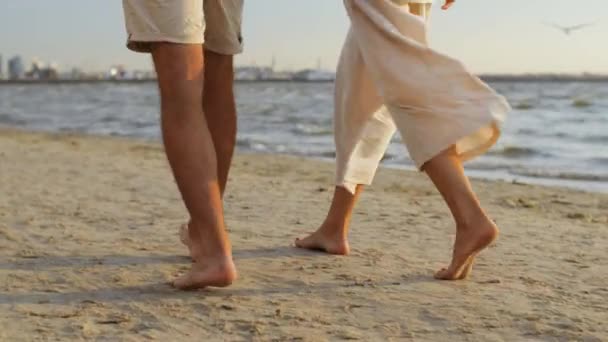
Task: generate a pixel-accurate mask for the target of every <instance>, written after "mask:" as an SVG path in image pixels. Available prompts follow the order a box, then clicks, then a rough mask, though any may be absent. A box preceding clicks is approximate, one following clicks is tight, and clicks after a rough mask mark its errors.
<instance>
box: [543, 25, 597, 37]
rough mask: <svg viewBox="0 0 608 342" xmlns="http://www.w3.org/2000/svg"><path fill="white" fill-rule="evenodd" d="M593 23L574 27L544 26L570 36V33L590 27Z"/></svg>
mask: <svg viewBox="0 0 608 342" xmlns="http://www.w3.org/2000/svg"><path fill="white" fill-rule="evenodd" d="M594 24H595V23H587V24H580V25H574V26H561V25H556V24H545V25H548V26H551V27H553V28H556V29H558V30H560V31H562V32H563V33H564V34H565V35H568V36H569V35H570V34H571V33H573V32H575V31H578V30H580V29H582V28H585V27H588V26H592V25H594Z"/></svg>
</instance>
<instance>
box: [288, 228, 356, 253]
mask: <svg viewBox="0 0 608 342" xmlns="http://www.w3.org/2000/svg"><path fill="white" fill-rule="evenodd" d="M295 245H296V247H298V248H304V249H310V250H315V251H322V252H325V253H329V254H335V255H348V253H350V246H349V245H348V240H346V239H343V238H341V237H338V238H335V237H328V236H326V235H324V234H323V232H322V231H321V229H319V230H317V231H316V232H314V233H312V234H310V235H308V236H307V237H305V238H303V239H300V238H296V241H295Z"/></svg>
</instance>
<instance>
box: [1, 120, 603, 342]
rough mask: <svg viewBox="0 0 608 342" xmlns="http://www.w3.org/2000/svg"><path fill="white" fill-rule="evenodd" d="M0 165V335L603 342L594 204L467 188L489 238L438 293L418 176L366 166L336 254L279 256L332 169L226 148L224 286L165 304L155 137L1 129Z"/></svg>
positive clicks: (168, 230) (312, 214) (434, 225)
mask: <svg viewBox="0 0 608 342" xmlns="http://www.w3.org/2000/svg"><path fill="white" fill-rule="evenodd" d="M0 161H1V166H0V340H2V341H35V340H49V341H57V340H61V341H65V340H101V341H116V340H122V341H138V340H164V341H274V340H276V341H326V340H327V341H334V340H362V341H391V340H394V341H402V340H416V341H605V340H608V326H607V325H606V321H608V300H607V299H608V195H607V194H599V193H585V192H579V191H575V190H568V189H560V188H547V187H540V186H531V185H523V184H512V183H507V182H495V181H483V180H478V181H475V182H474V186H475V189H476V190H477V191H478V193H479V195H480V198H481V200H482V202H483V203H484V206H485V207H486V209H487V210H488V212H489V213H490V215H491V217H492V218H494V219H495V220H496V222H497V223H498V225H499V227H500V228H501V233H502V234H501V237H500V239H499V241H498V243H497V244H496V245H495V246H493V247H492V248H490V249H489V250H488V251H486V252H485V253H484V254H482V255H481V257H480V258H479V259H478V262H477V265H476V267H475V269H474V273H473V275H472V278H471V279H470V280H468V281H464V282H440V281H436V280H434V279H433V278H432V275H433V272H434V271H435V270H436V269H437V268H438V267H440V266H442V265H444V263H445V262H447V261H448V260H449V257H450V253H451V243H452V238H453V233H454V229H453V225H452V222H451V218H450V215H449V212H448V210H447V208H446V206H445V205H444V204H443V201H442V200H441V198H440V196H439V195H438V193H437V192H436V190H434V188H433V186H432V184H431V183H430V181H428V180H427V179H426V177H425V176H424V175H423V174H419V173H415V172H406V171H399V170H387V169H383V170H381V171H380V172H379V174H378V177H377V182H376V183H375V185H374V186H373V187H371V188H370V189H369V191H367V192H366V193H364V195H363V197H362V201H361V203H360V205H359V206H358V208H357V210H356V214H355V216H354V220H353V224H352V231H351V247H352V248H353V253H352V254H351V256H349V257H337V256H328V255H324V254H321V253H315V252H308V251H303V250H298V249H295V248H293V247H291V245H292V243H293V239H294V238H295V237H298V236H303V235H304V234H305V233H306V232H310V231H313V230H314V229H315V228H316V226H317V225H318V224H319V223H320V222H321V221H322V219H323V217H324V214H325V212H326V209H327V207H328V205H329V201H330V198H331V194H332V186H331V184H332V179H333V165H332V164H331V163H326V162H322V161H315V160H309V159H302V158H296V157H287V156H277V155H260V154H240V155H238V156H237V157H236V160H235V163H234V168H233V172H232V174H231V178H230V183H229V187H228V194H227V198H226V203H225V206H226V215H227V216H226V220H227V224H228V227H229V230H230V235H231V238H232V242H233V247H234V254H235V261H236V263H237V267H238V269H239V272H240V279H239V280H238V281H237V282H236V283H235V284H234V285H233V286H232V287H230V288H227V289H210V290H203V291H196V292H180V291H177V290H175V289H173V288H172V287H170V286H169V285H168V281H170V280H171V279H173V277H174V276H175V275H177V274H179V273H180V272H183V271H184V270H187V269H188V268H189V263H190V260H189V258H187V257H186V249H185V248H184V247H183V246H182V245H181V244H180V243H179V240H178V236H177V230H178V226H179V225H180V224H181V223H182V222H184V221H185V220H186V218H187V216H186V213H185V210H184V208H183V206H182V203H181V201H180V197H179V194H178V192H177V189H176V187H175V184H174V182H173V181H172V177H171V175H170V172H169V169H168V166H167V163H166V161H165V157H164V155H163V153H162V147H161V146H160V145H159V144H158V143H147V142H142V141H133V140H128V139H117V138H103V137H83V136H71V135H52V134H42V133H27V132H19V131H15V130H11V129H2V130H0Z"/></svg>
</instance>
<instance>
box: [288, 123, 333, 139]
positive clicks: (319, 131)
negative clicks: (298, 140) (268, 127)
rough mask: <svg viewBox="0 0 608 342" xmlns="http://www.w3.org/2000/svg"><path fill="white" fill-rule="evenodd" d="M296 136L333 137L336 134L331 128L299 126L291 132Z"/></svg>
mask: <svg viewBox="0 0 608 342" xmlns="http://www.w3.org/2000/svg"><path fill="white" fill-rule="evenodd" d="M291 132H292V133H294V134H296V135H309V136H310V135H313V136H324V135H332V134H333V133H334V131H333V129H332V128H331V127H323V126H316V125H306V124H297V125H296V127H295V128H293V129H292V130H291Z"/></svg>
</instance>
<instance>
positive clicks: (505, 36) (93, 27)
mask: <svg viewBox="0 0 608 342" xmlns="http://www.w3.org/2000/svg"><path fill="white" fill-rule="evenodd" d="M436 1H440V0H436ZM436 5H438V4H436ZM243 20H244V24H243V36H244V39H245V52H244V53H243V54H242V55H239V56H238V57H237V58H236V62H237V64H239V65H249V64H256V65H268V64H270V63H271V61H272V59H273V56H274V58H275V60H276V67H277V68H278V69H299V68H307V67H315V66H317V63H318V62H319V61H320V63H321V66H322V67H323V68H325V69H334V68H335V66H336V62H337V59H338V55H339V53H340V48H341V45H342V42H343V39H344V35H345V32H346V30H347V29H348V25H349V22H348V17H347V16H346V14H345V11H344V8H343V4H342V1H341V0H245V13H244V19H243ZM588 22H595V25H594V26H591V27H588V28H585V29H583V30H581V31H579V32H576V33H574V34H573V35H572V36H566V35H564V34H563V33H560V31H558V30H557V29H555V28H552V27H550V26H548V25H545V24H543V23H558V24H560V25H577V24H581V23H588ZM125 37H126V33H125V28H124V19H123V12H122V2H121V1H119V0H52V1H49V0H45V1H41V0H2V1H1V4H0V55H2V56H3V57H4V61H5V62H6V60H7V59H8V58H9V57H12V56H13V55H17V54H19V55H21V56H23V57H24V58H25V60H26V61H27V62H28V64H29V61H30V60H31V59H32V58H34V57H37V58H38V59H40V60H42V61H46V62H55V63H57V64H58V65H59V66H60V67H61V68H63V69H70V68H71V67H73V66H76V67H79V68H83V69H86V70H99V71H101V70H106V69H107V68H109V67H110V66H111V65H115V64H123V65H125V66H127V67H128V68H133V69H143V70H148V69H151V62H150V57H149V56H148V55H145V54H137V53H133V52H130V51H129V50H127V49H126V48H125ZM607 42H608V1H605V0H585V1H573V0H457V2H456V4H455V5H454V7H453V8H452V9H450V10H449V11H447V12H444V11H441V10H440V9H439V6H435V8H434V11H433V14H432V19H431V45H432V46H433V47H434V48H436V49H437V50H439V51H441V52H444V53H447V54H448V55H450V56H453V57H456V58H458V59H461V60H462V61H463V62H465V64H467V65H468V66H469V68H470V69H472V70H474V71H476V72H479V73H525V72H561V73H580V72H594V73H608V43H607Z"/></svg>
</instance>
